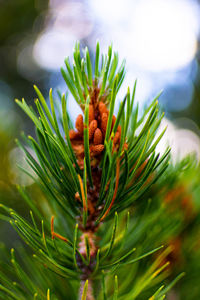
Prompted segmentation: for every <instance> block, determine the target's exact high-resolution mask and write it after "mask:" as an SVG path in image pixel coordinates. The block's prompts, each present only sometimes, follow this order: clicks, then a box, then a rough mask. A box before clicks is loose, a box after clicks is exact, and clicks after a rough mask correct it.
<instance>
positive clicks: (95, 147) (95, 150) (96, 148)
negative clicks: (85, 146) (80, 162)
mask: <svg viewBox="0 0 200 300" xmlns="http://www.w3.org/2000/svg"><path fill="white" fill-rule="evenodd" d="M103 150H104V145H102V144H100V145H92V146H90V153H91V155H92V156H97V155H99V154H101V152H102V151H103Z"/></svg>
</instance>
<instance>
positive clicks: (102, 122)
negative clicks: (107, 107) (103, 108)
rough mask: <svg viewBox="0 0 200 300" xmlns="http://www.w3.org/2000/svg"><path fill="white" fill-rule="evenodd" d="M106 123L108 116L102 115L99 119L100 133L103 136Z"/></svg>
mask: <svg viewBox="0 0 200 300" xmlns="http://www.w3.org/2000/svg"><path fill="white" fill-rule="evenodd" d="M107 122H108V114H107V113H103V114H102V117H101V131H102V133H103V135H105V134H106V128H107Z"/></svg>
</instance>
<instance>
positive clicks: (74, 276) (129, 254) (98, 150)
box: [0, 42, 182, 300]
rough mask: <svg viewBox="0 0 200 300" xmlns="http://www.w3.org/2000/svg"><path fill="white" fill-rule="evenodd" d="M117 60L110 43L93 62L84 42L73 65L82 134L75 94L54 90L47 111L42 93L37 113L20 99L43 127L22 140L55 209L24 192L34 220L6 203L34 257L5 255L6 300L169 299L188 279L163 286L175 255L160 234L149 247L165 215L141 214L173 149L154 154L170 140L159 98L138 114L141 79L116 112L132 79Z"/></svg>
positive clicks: (69, 79)
mask: <svg viewBox="0 0 200 300" xmlns="http://www.w3.org/2000/svg"><path fill="white" fill-rule="evenodd" d="M118 60H119V59H118V54H117V53H112V47H111V46H110V47H109V48H108V53H107V55H100V47H99V43H98V42H97V45H96V54H95V58H94V63H93V62H91V59H90V54H89V51H88V49H87V48H86V49H85V50H84V51H83V55H82V53H81V51H80V46H79V44H78V43H77V44H76V45H75V48H74V53H73V66H72V65H71V64H70V61H69V59H66V60H65V65H66V68H62V69H61V72H62V75H63V78H64V80H65V82H66V84H67V88H68V90H69V92H70V93H71V95H72V96H73V98H74V99H75V100H76V102H77V103H78V105H79V106H80V108H81V110H82V113H81V114H79V115H78V116H77V118H76V120H75V128H73V122H72V120H71V119H70V115H69V113H68V110H67V107H68V106H67V94H63V95H60V97H59V99H54V97H53V93H52V90H50V91H49V103H50V105H48V104H47V103H48V101H46V100H45V99H44V97H43V95H42V93H41V92H40V90H39V89H38V88H37V87H36V86H34V89H35V91H36V94H37V96H38V99H36V100H35V106H36V110H37V112H36V110H34V109H33V108H32V107H29V106H28V105H27V103H26V101H25V100H24V99H22V101H19V100H16V102H17V104H18V105H19V106H20V107H21V108H22V110H24V112H25V113H26V114H27V115H28V116H29V117H30V119H31V120H32V121H33V123H34V125H35V129H36V139H34V138H33V137H31V136H28V138H26V137H24V141H17V143H18V145H19V147H21V148H22V149H23V150H24V152H25V154H26V160H27V161H28V163H29V165H30V166H31V168H32V169H33V171H34V172H35V175H36V176H35V177H34V180H35V181H36V182H37V184H39V186H40V188H41V191H42V193H43V195H44V197H45V199H46V200H47V204H45V205H46V206H48V209H44V207H43V204H42V203H40V205H38V204H37V202H39V201H40V199H37V201H35V199H32V198H31V197H29V194H28V193H27V192H26V191H25V189H24V188H23V187H18V190H19V193H20V194H21V196H22V198H23V199H24V201H26V203H28V205H29V206H30V218H28V219H25V218H23V217H22V216H20V215H19V214H18V213H17V212H15V211H14V210H13V209H10V208H8V207H6V206H5V205H1V211H2V212H3V214H2V218H3V219H5V220H7V221H9V222H10V223H11V225H12V226H13V227H14V229H15V230H16V231H17V232H18V234H19V235H20V236H21V238H22V239H23V240H24V241H25V242H26V243H27V244H28V245H29V246H30V248H31V249H32V251H33V255H30V254H28V253H27V252H26V251H27V250H26V249H24V247H23V246H20V247H19V249H17V253H18V254H17V257H18V259H17V258H16V255H15V251H14V249H12V250H11V265H8V264H7V263H6V259H7V257H8V256H7V254H5V261H4V263H3V268H4V269H5V270H6V271H5V272H2V271H0V272H1V284H0V299H17V300H23V299H47V300H50V299H70V300H73V299H82V300H85V299H88V300H91V299H99V300H100V299H104V300H106V299H136V298H137V299H148V298H149V299H164V297H165V294H166V292H167V291H168V289H169V288H171V287H172V285H173V284H175V282H176V281H177V280H178V279H179V278H180V277H181V276H182V274H181V275H179V276H178V277H177V278H176V279H175V280H174V281H173V282H171V283H170V284H169V285H168V286H164V285H161V281H163V280H164V279H165V278H166V277H167V276H168V274H169V272H168V264H169V263H168V261H167V256H168V255H169V253H170V252H171V248H170V247H167V248H164V249H161V248H162V245H161V244H160V243H159V240H158V241H156V237H154V240H153V241H152V240H151V237H149V238H148V236H146V238H145V240H143V242H141V239H142V238H143V236H144V232H145V230H147V228H148V226H149V224H151V225H152V224H155V223H156V218H151V219H148V218H145V217H144V216H140V217H137V218H136V217H135V215H134V210H133V207H137V206H138V205H143V207H144V206H148V204H147V201H146V200H147V199H146V197H145V195H146V192H147V190H148V189H149V188H150V187H151V186H152V185H153V184H155V182H156V181H157V180H158V179H159V178H160V176H161V175H162V174H163V173H164V172H165V170H166V168H167V167H168V161H169V149H166V152H165V153H164V154H163V155H160V154H157V153H156V151H155V150H156V146H157V144H158V143H159V141H160V139H161V138H162V136H163V134H164V131H163V132H162V133H161V134H160V135H159V136H158V135H157V129H158V127H159V125H160V122H161V119H162V117H163V114H161V112H160V109H159V107H158V101H157V99H158V97H159V95H158V96H157V97H156V98H155V99H154V100H153V102H152V103H151V105H150V106H149V107H147V108H146V109H145V110H144V112H143V114H142V116H140V117H139V114H138V105H137V104H135V103H134V98H135V90H136V82H135V84H134V86H133V88H132V89H130V88H128V89H127V93H126V95H124V99H123V100H122V101H121V102H120V105H119V109H118V113H117V114H116V115H114V108H115V102H116V99H117V95H118V91H119V89H120V87H121V85H122V83H123V80H124V77H125V64H124V62H122V64H121V65H119V61H118ZM118 65H119V66H118ZM59 102H61V106H59ZM59 107H61V110H59ZM27 145H28V146H29V147H31V148H32V149H33V150H34V153H35V155H32V154H31V153H30V152H29V151H28V150H27ZM24 171H25V172H27V171H26V170H24ZM30 176H32V175H31V174H30ZM41 201H42V200H41ZM46 206H45V207H46ZM155 212H156V210H155ZM159 212H160V210H159ZM6 251H7V250H6V249H5V252H6ZM154 253H155V254H154ZM18 261H20V263H19V262H18Z"/></svg>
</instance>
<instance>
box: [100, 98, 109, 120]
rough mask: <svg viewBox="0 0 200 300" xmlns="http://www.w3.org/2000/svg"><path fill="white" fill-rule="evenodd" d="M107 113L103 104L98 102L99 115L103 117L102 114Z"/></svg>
mask: <svg viewBox="0 0 200 300" xmlns="http://www.w3.org/2000/svg"><path fill="white" fill-rule="evenodd" d="M107 112H108V111H107V107H106V105H105V104H104V103H103V102H101V101H100V102H99V113H100V115H101V116H102V115H103V113H107Z"/></svg>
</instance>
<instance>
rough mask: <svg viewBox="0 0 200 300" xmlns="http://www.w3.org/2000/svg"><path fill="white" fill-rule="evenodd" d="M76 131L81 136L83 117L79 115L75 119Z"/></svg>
mask: <svg viewBox="0 0 200 300" xmlns="http://www.w3.org/2000/svg"><path fill="white" fill-rule="evenodd" d="M75 126H76V129H77V130H78V132H79V134H80V135H83V116H82V115H81V114H80V115H78V117H77V118H76V124H75Z"/></svg>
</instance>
